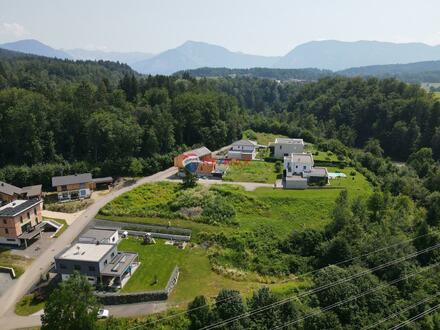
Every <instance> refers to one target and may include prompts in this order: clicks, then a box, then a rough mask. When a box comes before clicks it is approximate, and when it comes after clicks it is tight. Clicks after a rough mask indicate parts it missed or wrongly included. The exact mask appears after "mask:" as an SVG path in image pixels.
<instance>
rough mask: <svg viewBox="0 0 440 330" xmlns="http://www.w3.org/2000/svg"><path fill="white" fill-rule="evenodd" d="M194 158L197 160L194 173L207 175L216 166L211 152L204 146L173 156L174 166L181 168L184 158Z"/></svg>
mask: <svg viewBox="0 0 440 330" xmlns="http://www.w3.org/2000/svg"><path fill="white" fill-rule="evenodd" d="M190 157H192V158H195V159H196V160H197V164H198V165H197V170H196V173H197V174H199V175H209V174H211V173H212V172H213V171H215V168H216V164H217V163H216V161H215V159H213V158H212V152H211V150H209V149H208V148H206V147H200V148H197V149H194V150H190V151H186V152H184V153H182V154H180V155H177V156H176V157H174V166H176V167H177V168H179V169H182V168H183V167H185V166H184V160H185V159H188V158H190Z"/></svg>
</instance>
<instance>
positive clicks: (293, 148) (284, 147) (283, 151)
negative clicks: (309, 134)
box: [269, 138, 304, 159]
mask: <svg viewBox="0 0 440 330" xmlns="http://www.w3.org/2000/svg"><path fill="white" fill-rule="evenodd" d="M269 146H270V147H271V148H273V156H274V157H275V158H279V159H283V157H285V156H288V155H290V154H300V153H303V152H304V140H303V139H289V138H276V139H275V142H272V143H271V144H270V145H269Z"/></svg>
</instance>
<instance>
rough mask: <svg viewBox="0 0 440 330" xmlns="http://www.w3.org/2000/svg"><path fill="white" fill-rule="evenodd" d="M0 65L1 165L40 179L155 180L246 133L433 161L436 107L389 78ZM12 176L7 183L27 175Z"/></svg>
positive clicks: (62, 63)
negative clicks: (182, 152) (144, 176)
mask: <svg viewBox="0 0 440 330" xmlns="http://www.w3.org/2000/svg"><path fill="white" fill-rule="evenodd" d="M0 59H1V61H0V86H1V90H0V116H1V121H0V149H1V150H2V157H1V158H0V166H2V167H4V166H6V165H14V166H34V165H35V166H34V167H36V168H38V171H37V170H36V171H37V172H38V173H40V172H42V171H43V169H42V168H41V167H44V166H43V165H41V164H49V163H51V164H56V166H55V165H54V167H53V168H52V169H51V170H48V171H49V173H50V174H53V172H54V171H55V172H56V171H58V172H59V171H61V169H60V166H61V167H66V169H65V170H66V171H77V170H79V169H84V168H88V169H91V170H94V171H96V173H97V174H98V173H99V174H115V172H118V173H116V174H123V173H125V174H128V173H132V174H136V173H150V171H154V170H157V169H158V168H160V164H163V162H165V163H167V162H169V160H170V157H171V154H172V153H175V152H177V151H178V149H179V148H180V147H183V146H194V145H199V144H205V145H207V146H208V147H209V148H211V149H216V148H218V147H220V146H223V145H226V144H228V143H230V142H232V141H233V140H235V139H238V138H239V137H241V132H242V130H244V129H246V128H249V127H250V128H253V129H255V130H259V131H266V132H273V133H281V134H285V135H289V136H298V137H303V138H305V139H306V140H308V141H317V140H319V139H321V138H337V139H339V140H340V141H342V142H343V143H344V144H345V145H346V146H349V147H357V148H362V147H364V145H365V144H366V143H367V141H368V140H369V139H371V138H374V139H377V140H378V141H379V143H380V146H381V147H382V148H383V149H384V151H385V155H387V156H390V157H392V158H394V159H397V160H406V159H407V158H408V157H409V155H410V154H411V153H413V152H414V151H417V150H418V149H419V148H421V147H429V148H432V150H433V153H434V157H435V158H436V159H439V157H440V147H439V146H440V142H439V141H440V128H439V127H440V105H439V103H438V102H435V100H434V98H433V97H432V95H431V94H429V93H427V92H425V91H424V90H422V89H420V88H419V87H417V86H411V85H407V84H404V83H402V82H399V81H396V80H393V79H387V80H378V79H373V78H372V79H361V78H330V77H329V78H324V79H321V80H319V81H318V82H316V83H309V84H295V83H278V82H276V81H274V80H270V79H258V78H253V77H236V78H231V77H219V78H216V79H209V78H201V79H195V78H192V77H190V76H189V75H188V74H183V75H176V76H172V77H165V76H138V75H137V74H136V73H134V72H133V71H131V70H130V68H129V67H128V66H126V65H121V64H117V63H113V62H102V61H98V62H93V61H78V62H73V61H68V60H55V59H48V58H44V57H37V56H29V55H23V54H18V53H14V52H9V51H1V53H0ZM158 159H160V161H159V163H158V162H157V160H158ZM153 160H156V161H153ZM72 166H73V167H72ZM45 168H46V170H47V166H46V167H45ZM8 170H9V172H8V173H9V174H8V176H9V177H10V179H9V180H12V181H15V180H18V179H16V178H20V181H26V180H29V181H31V178H32V176H33V175H31V174H27V175H13V173H18V172H16V171H12V167H9V168H8ZM20 170H26V171H28V169H25V168H23V167H22V168H20ZM3 172H5V170H3ZM43 172H44V171H43ZM11 178H12V179H11ZM45 182H46V181H45ZM16 183H17V184H24V183H28V182H16Z"/></svg>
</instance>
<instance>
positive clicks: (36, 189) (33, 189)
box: [21, 184, 43, 197]
mask: <svg viewBox="0 0 440 330" xmlns="http://www.w3.org/2000/svg"><path fill="white" fill-rule="evenodd" d="M42 187H43V186H42V185H41V184H37V185H35V186H27V187H23V188H22V189H21V190H22V191H23V193H25V194H26V197H37V196H40V195H41V191H42Z"/></svg>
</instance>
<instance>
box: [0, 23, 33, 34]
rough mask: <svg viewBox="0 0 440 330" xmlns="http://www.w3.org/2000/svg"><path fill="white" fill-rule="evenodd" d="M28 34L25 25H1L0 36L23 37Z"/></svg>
mask: <svg viewBox="0 0 440 330" xmlns="http://www.w3.org/2000/svg"><path fill="white" fill-rule="evenodd" d="M26 33H27V31H26V29H25V28H24V26H23V25H21V24H18V23H7V22H3V23H0V35H2V36H7V37H22V36H24V35H25V34H26Z"/></svg>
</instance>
